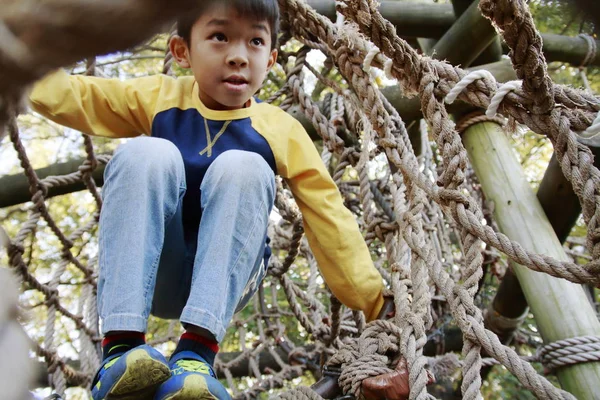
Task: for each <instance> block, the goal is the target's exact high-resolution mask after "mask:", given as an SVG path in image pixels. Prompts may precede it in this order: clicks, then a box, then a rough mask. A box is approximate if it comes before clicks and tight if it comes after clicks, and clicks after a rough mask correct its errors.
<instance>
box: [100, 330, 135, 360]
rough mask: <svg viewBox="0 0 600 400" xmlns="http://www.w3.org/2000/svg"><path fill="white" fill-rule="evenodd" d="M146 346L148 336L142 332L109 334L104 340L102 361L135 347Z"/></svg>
mask: <svg viewBox="0 0 600 400" xmlns="http://www.w3.org/2000/svg"><path fill="white" fill-rule="evenodd" d="M143 344H146V336H145V335H144V333H142V332H122V333H116V334H111V333H110V332H108V333H107V334H106V336H105V337H104V339H103V340H102V360H106V359H107V358H108V357H110V356H112V355H113V354H119V353H125V352H127V351H129V350H131V349H133V348H134V347H137V346H141V345H143Z"/></svg>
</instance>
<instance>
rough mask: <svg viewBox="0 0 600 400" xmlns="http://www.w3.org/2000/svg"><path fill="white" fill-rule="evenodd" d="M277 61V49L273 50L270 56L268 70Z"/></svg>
mask: <svg viewBox="0 0 600 400" xmlns="http://www.w3.org/2000/svg"><path fill="white" fill-rule="evenodd" d="M276 61H277V49H273V50H271V55H270V56H269V62H268V63H267V72H269V71H270V70H271V68H272V67H273V65H275V62H276Z"/></svg>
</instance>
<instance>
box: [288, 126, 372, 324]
mask: <svg viewBox="0 0 600 400" xmlns="http://www.w3.org/2000/svg"><path fill="white" fill-rule="evenodd" d="M294 122H296V124H295V129H294V131H293V132H292V133H291V134H290V139H289V143H288V146H287V152H286V155H285V157H286V158H287V160H285V161H286V162H284V165H286V170H285V171H280V173H282V172H284V173H285V175H284V174H283V173H282V176H283V177H284V178H287V180H288V183H289V185H290V188H291V189H292V192H293V194H294V197H295V199H296V202H297V203H298V206H299V207H300V211H301V212H302V216H303V220H304V230H305V232H306V237H307V239H308V242H309V244H310V247H311V249H312V251H313V253H314V255H315V258H316V260H317V263H318V264H319V267H320V270H321V273H322V274H323V277H324V278H325V281H326V282H327V284H328V285H329V287H330V288H331V290H332V291H333V293H334V294H335V296H336V297H337V298H338V299H339V300H340V301H341V302H342V303H344V304H345V305H346V306H348V307H350V308H352V309H355V310H362V311H363V312H364V313H365V316H366V317H367V320H369V321H371V320H373V319H375V318H376V317H377V315H378V314H379V311H380V310H381V307H382V306H383V295H382V291H383V279H382V277H381V275H380V274H379V272H378V271H377V270H376V269H375V266H374V265H373V261H372V259H371V255H370V253H369V249H368V248H367V245H366V243H365V241H364V239H363V237H362V234H361V233H360V230H359V228H358V224H357V223H356V220H355V219H354V216H353V215H352V213H351V212H350V210H348V209H347V208H346V207H345V206H344V203H343V200H342V196H341V194H340V192H339V190H338V188H337V186H336V184H335V183H334V181H333V179H332V178H331V176H330V175H329V172H328V171H327V169H326V167H325V165H324V164H323V161H322V160H321V157H320V156H319V153H318V152H317V149H316V148H315V146H314V144H313V142H312V141H311V139H310V137H309V136H308V134H307V133H306V131H305V130H304V128H303V127H302V125H300V123H297V121H294Z"/></svg>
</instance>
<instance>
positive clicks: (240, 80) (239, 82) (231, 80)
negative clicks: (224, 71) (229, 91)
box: [223, 75, 248, 86]
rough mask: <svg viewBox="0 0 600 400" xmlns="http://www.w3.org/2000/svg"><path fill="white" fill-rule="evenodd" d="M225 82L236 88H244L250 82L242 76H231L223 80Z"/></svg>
mask: <svg viewBox="0 0 600 400" xmlns="http://www.w3.org/2000/svg"><path fill="white" fill-rule="evenodd" d="M223 82H225V83H228V84H230V85H234V86H243V85H247V84H248V80H247V79H246V78H244V77H243V76H240V75H232V76H229V77H227V78H225V79H223Z"/></svg>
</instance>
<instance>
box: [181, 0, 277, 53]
mask: <svg viewBox="0 0 600 400" xmlns="http://www.w3.org/2000/svg"><path fill="white" fill-rule="evenodd" d="M215 4H223V5H225V6H228V7H233V8H234V9H235V10H236V11H237V12H238V13H239V14H240V15H243V16H244V17H247V18H255V19H257V20H266V21H267V22H268V23H269V27H270V29H271V49H274V48H275V47H276V46H277V33H278V32H279V6H278V5H277V0H204V1H199V2H198V5H197V6H196V7H195V8H194V12H193V13H192V14H189V15H184V16H182V17H180V18H179V19H178V20H177V35H178V36H180V37H182V38H183V40H185V42H186V43H187V45H188V46H189V45H190V44H191V43H190V42H191V38H190V36H191V32H192V26H193V25H194V24H195V23H196V21H197V20H198V18H200V17H201V16H202V14H203V13H204V12H206V10H207V9H208V8H210V7H212V6H214V5H215Z"/></svg>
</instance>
